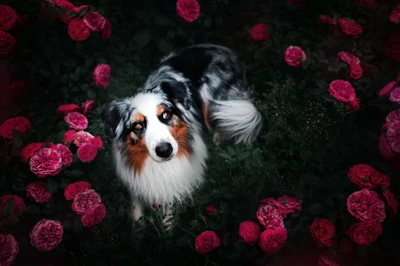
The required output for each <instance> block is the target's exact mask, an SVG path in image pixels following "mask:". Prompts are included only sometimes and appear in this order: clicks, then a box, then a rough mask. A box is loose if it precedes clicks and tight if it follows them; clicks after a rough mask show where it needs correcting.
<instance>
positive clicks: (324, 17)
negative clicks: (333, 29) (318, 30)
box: [318, 15, 337, 26]
mask: <svg viewBox="0 0 400 266" xmlns="http://www.w3.org/2000/svg"><path fill="white" fill-rule="evenodd" d="M318 23H321V24H329V25H333V26H335V25H336V24H337V22H336V20H335V19H334V18H332V17H330V16H327V15H320V16H319V18H318Z"/></svg>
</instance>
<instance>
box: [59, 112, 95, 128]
mask: <svg viewBox="0 0 400 266" xmlns="http://www.w3.org/2000/svg"><path fill="white" fill-rule="evenodd" d="M64 120H65V122H67V123H68V125H69V126H70V127H71V128H73V129H76V130H85V129H86V128H87V127H88V124H89V122H88V120H87V118H86V116H84V115H83V114H80V113H78V112H72V113H69V114H67V115H66V116H64Z"/></svg>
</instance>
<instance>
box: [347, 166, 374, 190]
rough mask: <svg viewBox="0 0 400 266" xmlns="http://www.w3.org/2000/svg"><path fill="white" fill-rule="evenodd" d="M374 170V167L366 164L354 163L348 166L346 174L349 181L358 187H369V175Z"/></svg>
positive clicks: (370, 186)
mask: <svg viewBox="0 0 400 266" xmlns="http://www.w3.org/2000/svg"><path fill="white" fill-rule="evenodd" d="M374 171H375V169H374V168H372V167H371V166H369V165H367V164H355V165H353V166H352V167H350V170H349V172H348V174H347V176H348V177H349V179H350V181H351V182H352V183H353V184H355V185H356V186H358V187H359V188H361V189H362V188H368V189H371V188H372V187H373V185H372V184H371V180H370V177H371V175H372V174H373V173H374Z"/></svg>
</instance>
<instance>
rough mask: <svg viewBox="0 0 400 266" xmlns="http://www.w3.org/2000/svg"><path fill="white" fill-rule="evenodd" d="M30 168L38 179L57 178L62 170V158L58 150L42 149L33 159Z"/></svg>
mask: <svg viewBox="0 0 400 266" xmlns="http://www.w3.org/2000/svg"><path fill="white" fill-rule="evenodd" d="M29 166H30V170H31V172H32V173H34V174H35V175H37V176H38V177H46V176H49V175H50V176H55V175H57V174H58V173H59V172H60V171H61V169H62V158H61V156H60V153H58V152H57V151H56V150H54V149H51V148H42V149H40V150H38V151H37V152H36V154H35V155H33V156H32V157H31V160H30V161H29Z"/></svg>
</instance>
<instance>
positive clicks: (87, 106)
mask: <svg viewBox="0 0 400 266" xmlns="http://www.w3.org/2000/svg"><path fill="white" fill-rule="evenodd" d="M95 103H96V101H95V100H86V101H85V102H84V103H83V104H82V106H81V109H82V113H83V114H84V115H86V114H87V113H88V112H89V111H90V110H92V109H93V107H94V105H95Z"/></svg>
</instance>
